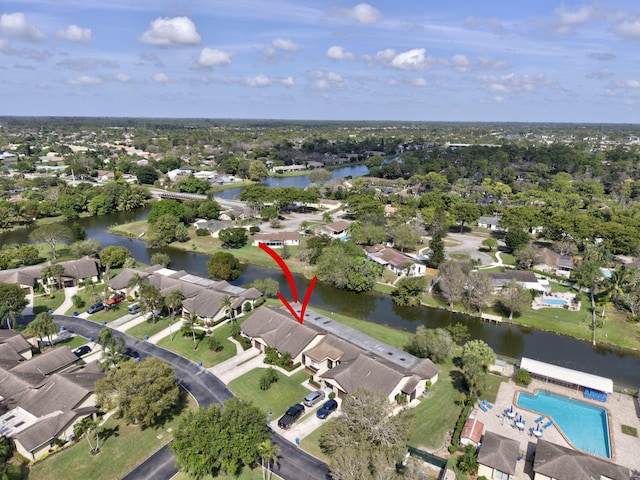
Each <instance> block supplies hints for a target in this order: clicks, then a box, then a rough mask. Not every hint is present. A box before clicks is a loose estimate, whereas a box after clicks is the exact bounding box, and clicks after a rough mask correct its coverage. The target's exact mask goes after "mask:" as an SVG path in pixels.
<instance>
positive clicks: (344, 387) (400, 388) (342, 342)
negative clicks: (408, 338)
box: [242, 306, 439, 402]
mask: <svg viewBox="0 0 640 480" xmlns="http://www.w3.org/2000/svg"><path fill="white" fill-rule="evenodd" d="M242 332H243V334H244V335H245V336H246V337H248V338H249V339H251V341H252V344H253V346H254V347H255V348H258V349H259V350H261V351H264V350H265V349H266V347H273V348H275V349H276V350H278V351H279V352H287V353H289V354H290V355H291V357H292V359H293V361H294V362H301V363H302V364H303V365H304V366H305V367H306V368H307V369H308V370H309V371H310V372H312V373H313V376H314V378H315V379H316V381H318V382H319V383H321V384H322V386H323V388H329V389H331V390H332V391H333V392H334V393H335V394H336V396H337V397H338V398H343V397H344V396H345V395H348V394H351V393H353V392H354V391H355V390H356V389H357V388H366V389H370V390H377V391H380V392H383V393H384V394H385V395H386V396H387V398H388V399H389V401H390V402H392V401H394V400H396V399H397V398H399V396H400V395H404V397H405V398H407V399H408V400H409V401H411V400H413V399H414V398H416V397H417V396H418V395H420V394H422V392H423V391H424V390H425V388H426V383H427V382H431V383H435V382H436V381H437V380H438V373H439V369H438V367H437V366H435V365H434V364H433V362H431V361H430V360H429V359H419V358H417V357H415V356H413V355H410V354H409V353H406V352H404V351H402V350H399V349H397V348H394V347H392V346H390V345H386V344H384V343H382V342H380V341H378V340H376V339H373V338H371V337H369V336H368V335H366V334H364V333H362V332H359V331H357V330H354V329H352V328H350V327H347V326H346V325H343V324H340V323H338V322H335V321H334V320H331V319H329V318H327V317H324V316H322V315H320V314H317V313H315V312H313V311H311V310H309V309H307V311H306V313H305V317H304V323H303V324H300V323H298V322H297V321H296V320H295V319H294V318H293V317H292V316H291V315H290V313H289V312H288V311H287V310H285V309H284V308H279V309H275V308H271V307H266V306H261V307H260V308H258V309H257V310H256V311H255V312H254V313H253V315H251V317H249V318H248V319H247V320H245V321H244V322H243V324H242Z"/></svg>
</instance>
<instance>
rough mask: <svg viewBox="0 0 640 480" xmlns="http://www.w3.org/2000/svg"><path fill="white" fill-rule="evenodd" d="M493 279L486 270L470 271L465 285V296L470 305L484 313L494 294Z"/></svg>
mask: <svg viewBox="0 0 640 480" xmlns="http://www.w3.org/2000/svg"><path fill="white" fill-rule="evenodd" d="M493 290H494V286H493V280H491V277H489V274H488V273H485V272H470V273H469V276H468V277H467V284H466V286H465V297H466V299H467V302H468V304H469V306H470V307H471V306H473V307H475V308H476V309H478V311H479V312H480V313H481V314H482V310H483V308H484V307H486V306H487V304H488V302H489V299H490V298H491V295H492V294H493Z"/></svg>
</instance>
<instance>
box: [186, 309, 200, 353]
mask: <svg viewBox="0 0 640 480" xmlns="http://www.w3.org/2000/svg"><path fill="white" fill-rule="evenodd" d="M197 323H198V315H197V314H195V313H194V312H191V313H190V314H189V317H187V321H186V323H185V324H184V325H183V326H182V333H183V334H184V335H189V334H191V335H192V336H193V349H194V350H197V349H198V339H197V337H196V329H195V326H196V324H197Z"/></svg>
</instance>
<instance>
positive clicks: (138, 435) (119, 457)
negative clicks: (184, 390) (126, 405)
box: [28, 395, 195, 480]
mask: <svg viewBox="0 0 640 480" xmlns="http://www.w3.org/2000/svg"><path fill="white" fill-rule="evenodd" d="M186 398H187V399H188V402H189V404H188V405H189V408H195V403H194V402H193V400H192V399H191V397H189V396H188V395H186ZM176 424H177V418H174V419H173V420H171V421H169V422H167V423H166V424H165V425H164V426H162V427H156V428H145V429H141V428H140V427H139V426H134V425H127V424H125V422H124V421H122V420H121V419H116V418H114V417H111V418H110V419H109V420H107V421H106V423H105V425H104V430H105V432H104V433H103V435H102V438H101V440H100V453H99V454H98V455H90V453H89V445H88V444H87V441H86V440H85V439H84V438H83V439H82V440H80V442H78V443H77V444H75V445H74V446H72V447H70V448H67V449H65V450H63V451H61V452H59V453H57V454H55V455H53V456H51V457H49V458H47V459H45V460H43V461H42V462H39V463H37V464H35V465H34V466H32V467H31V468H30V472H29V477H28V478H29V479H30V480H58V479H60V478H62V477H64V479H65V480H86V479H88V478H90V479H91V480H113V479H114V478H122V476H123V475H124V474H126V473H127V472H128V471H129V470H131V469H132V468H133V467H134V466H136V465H137V464H138V463H140V462H141V461H142V460H144V459H145V458H147V457H148V456H149V455H151V454H152V453H153V452H155V451H156V450H158V449H159V448H160V447H161V446H162V445H164V444H165V443H167V441H169V440H170V438H171V434H170V433H169V432H167V429H168V428H175V427H176ZM159 436H161V438H158V437H159Z"/></svg>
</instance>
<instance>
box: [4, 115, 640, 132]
mask: <svg viewBox="0 0 640 480" xmlns="http://www.w3.org/2000/svg"><path fill="white" fill-rule="evenodd" d="M12 118H15V119H105V120H109V119H114V120H142V121H144V120H168V121H172V120H175V121H181V120H196V121H208V122H210V121H217V122H277V123H295V122H304V123H338V124H339V123H354V124H358V123H395V124H417V123H442V124H482V125H492V124H496V125H577V126H580V125H585V126H598V125H601V126H613V127H616V126H638V127H639V128H640V123H628V122H619V123H616V122H600V123H597V122H535V121H533V122H527V121H520V120H518V121H508V120H505V121H498V120H495V121H493V120H335V119H303V118H292V119H289V118H217V117H155V116H151V117H145V116H141V117H133V116H116V115H0V122H2V120H3V119H12ZM0 127H2V125H1V123H0ZM639 133H640V132H639Z"/></svg>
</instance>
